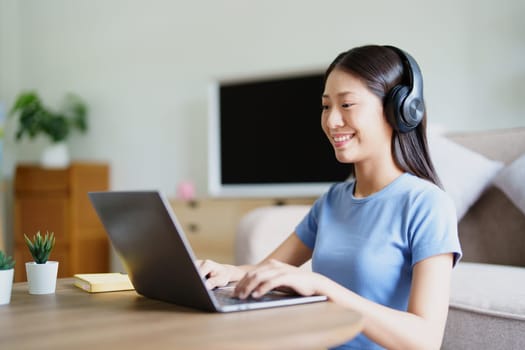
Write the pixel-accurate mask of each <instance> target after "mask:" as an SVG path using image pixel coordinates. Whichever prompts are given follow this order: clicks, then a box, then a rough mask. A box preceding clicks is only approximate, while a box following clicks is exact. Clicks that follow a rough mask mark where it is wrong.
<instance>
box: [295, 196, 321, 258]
mask: <svg viewBox="0 0 525 350" xmlns="http://www.w3.org/2000/svg"><path fill="white" fill-rule="evenodd" d="M325 198H326V195H323V196H321V197H320V198H319V199H317V200H316V201H315V202H314V205H313V206H312V208H311V209H310V211H309V212H308V214H307V215H306V216H305V217H304V218H303V220H301V222H299V224H298V225H297V226H296V228H295V233H296V234H297V236H298V237H299V239H300V240H301V241H302V242H303V243H304V244H306V246H307V247H309V248H310V249H313V248H314V246H315V239H316V236H317V228H318V223H319V216H320V215H321V209H322V206H323V202H324V201H325Z"/></svg>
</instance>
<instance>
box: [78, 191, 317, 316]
mask: <svg viewBox="0 0 525 350" xmlns="http://www.w3.org/2000/svg"><path fill="white" fill-rule="evenodd" d="M88 195H89V198H90V200H91V203H92V204H93V207H94V208H95V211H96V212H97V214H98V216H99V218H100V220H101V221H102V224H103V225H104V227H105V229H106V232H107V234H108V236H109V239H110V241H111V243H112V244H113V246H114V248H115V250H116V252H117V254H118V255H119V257H120V259H121V260H122V262H123V265H124V267H125V269H126V271H127V273H128V275H129V278H130V280H131V283H132V284H133V286H134V287H135V290H136V291H137V293H139V294H141V295H143V296H145V297H147V298H151V299H157V300H162V301H166V302H170V303H174V304H177V305H181V306H186V307H190V308H196V309H200V310H204V311H211V312H232V311H242V310H252V309H262V308H270V307H278V306H286V305H295V304H302V303H312V302H319V301H325V300H327V298H326V296H300V295H290V294H285V293H281V292H276V291H275V292H270V293H268V294H266V295H265V296H263V297H262V298H257V299H255V298H249V299H245V300H240V299H238V298H235V297H233V296H232V293H233V287H225V288H216V289H214V290H211V291H210V290H208V289H207V288H206V286H205V284H204V278H202V277H201V276H200V274H199V272H198V269H197V267H196V265H195V255H194V253H193V251H192V249H191V247H190V245H189V243H188V240H187V239H186V236H185V234H184V232H183V230H182V227H181V225H180V224H179V222H178V221H177V218H176V217H175V214H174V213H173V211H172V208H171V206H170V204H169V202H168V201H167V200H166V198H165V197H164V196H162V195H161V194H160V193H159V192H157V191H131V192H120V191H109V192H90V193H88Z"/></svg>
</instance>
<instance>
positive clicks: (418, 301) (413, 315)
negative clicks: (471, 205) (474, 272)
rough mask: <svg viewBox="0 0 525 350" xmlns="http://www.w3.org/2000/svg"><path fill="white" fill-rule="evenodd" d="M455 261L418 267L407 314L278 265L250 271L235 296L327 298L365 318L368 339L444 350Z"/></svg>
mask: <svg viewBox="0 0 525 350" xmlns="http://www.w3.org/2000/svg"><path fill="white" fill-rule="evenodd" d="M275 253H277V251H276V252H275ZM272 256H274V257H276V258H278V257H279V256H278V254H272V255H271V256H270V257H272ZM452 261H453V257H452V254H443V255H437V256H434V257H431V258H428V259H425V260H423V261H421V262H419V263H417V264H416V265H415V266H414V271H413V277H412V288H411V293H410V298H409V305H408V310H407V311H406V312H405V311H398V310H395V309H391V308H389V307H386V306H383V305H380V304H377V303H374V302H372V301H370V300H367V299H365V298H363V297H361V296H359V295H357V294H356V293H354V292H352V291H350V290H348V289H346V288H345V287H343V286H341V285H339V284H338V283H336V282H334V281H332V280H330V279H329V278H327V277H325V276H322V275H320V274H317V273H308V272H305V271H302V270H300V269H297V268H294V267H292V266H290V265H286V264H283V263H281V262H279V261H276V260H273V259H270V260H266V262H265V263H264V264H262V265H260V266H258V267H257V268H255V269H251V270H250V271H248V272H247V273H246V275H245V276H244V277H243V278H242V279H241V280H240V281H239V283H238V284H237V287H236V289H235V292H236V294H237V295H238V296H239V297H240V298H246V297H248V296H249V295H252V296H253V297H259V296H262V295H264V294H265V293H266V292H268V291H270V290H272V289H274V288H278V287H287V288H291V289H293V290H295V291H296V292H298V293H300V294H303V295H314V294H320V295H326V296H328V297H329V299H330V300H332V301H333V302H336V303H338V304H340V305H343V306H346V307H348V308H351V309H353V310H356V311H358V312H360V313H361V314H362V315H363V318H364V330H363V333H364V334H365V335H366V336H367V337H369V338H370V339H372V340H373V341H374V342H376V343H378V344H380V345H381V346H383V347H386V348H388V349H439V347H440V346H441V342H442V338H443V331H444V327H445V322H446V318H447V313H448V303H449V293H450V292H449V290H450V275H451V271H452Z"/></svg>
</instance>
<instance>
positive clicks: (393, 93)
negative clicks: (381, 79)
mask: <svg viewBox="0 0 525 350" xmlns="http://www.w3.org/2000/svg"><path fill="white" fill-rule="evenodd" d="M409 92H410V89H409V87H408V86H405V85H396V86H394V87H393V88H392V89H391V90H390V92H389V93H388V95H387V96H386V98H385V107H384V108H385V114H386V117H387V119H388V122H389V123H390V125H391V126H392V127H393V128H394V129H395V130H397V131H400V132H407V131H409V130H407V125H406V123H405V122H404V118H403V103H404V102H405V99H406V98H407V96H408V94H409Z"/></svg>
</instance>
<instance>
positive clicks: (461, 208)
mask: <svg viewBox="0 0 525 350" xmlns="http://www.w3.org/2000/svg"><path fill="white" fill-rule="evenodd" d="M428 144H429V149H430V153H431V157H432V161H433V162H434V166H435V168H436V171H437V174H438V176H439V177H440V179H441V182H442V183H443V187H444V188H445V191H446V192H447V193H448V194H449V195H450V197H452V200H453V201H454V204H455V206H456V213H457V217H458V220H460V219H461V218H463V216H464V215H465V213H466V212H467V211H468V209H469V208H470V207H471V206H472V205H473V204H474V203H475V202H476V201H477V200H478V198H479V197H480V196H481V194H482V193H483V191H484V190H485V189H486V188H487V187H488V185H489V184H490V183H491V182H492V180H493V179H494V177H495V176H496V174H497V173H498V172H499V171H500V170H501V168H502V167H503V163H502V162H500V161H494V160H490V159H488V158H486V157H485V156H483V155H481V154H479V153H477V152H474V151H472V150H470V149H468V148H466V147H463V146H462V145H460V144H458V143H455V142H453V141H451V140H449V139H447V138H445V137H443V136H436V135H435V134H429V137H428Z"/></svg>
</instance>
